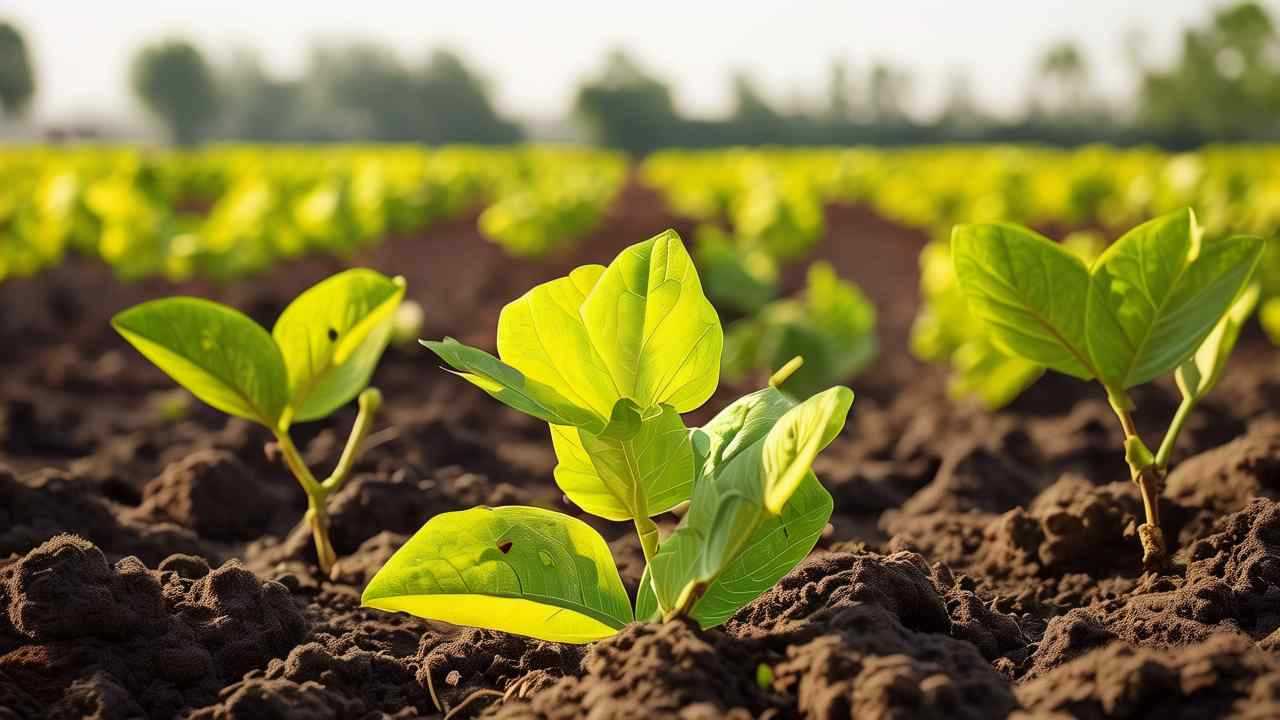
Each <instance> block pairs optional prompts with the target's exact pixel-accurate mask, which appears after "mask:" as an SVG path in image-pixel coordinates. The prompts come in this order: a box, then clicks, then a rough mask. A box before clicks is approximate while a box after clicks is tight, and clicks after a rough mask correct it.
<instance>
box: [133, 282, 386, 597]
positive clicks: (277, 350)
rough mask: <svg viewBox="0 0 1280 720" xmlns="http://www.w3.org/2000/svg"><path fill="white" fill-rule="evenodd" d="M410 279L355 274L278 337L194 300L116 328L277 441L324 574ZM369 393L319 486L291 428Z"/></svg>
mask: <svg viewBox="0 0 1280 720" xmlns="http://www.w3.org/2000/svg"><path fill="white" fill-rule="evenodd" d="M402 297H404V280H403V279H402V278H398V277H397V278H387V277H385V276H383V275H381V274H379V273H377V272H374V271H373V270H364V269H356V270H347V271H345V272H342V273H339V274H337V275H334V276H333V277H330V278H329V279H327V280H324V281H322V282H320V283H319V284H317V285H315V286H314V287H312V288H310V289H309V290H307V291H305V292H303V293H302V294H301V295H299V296H298V297H297V298H296V299H295V300H294V301H293V302H292V303H290V304H289V306H288V307H287V308H285V310H284V312H283V313H282V314H281V315H280V318H279V319H278V320H277V321H276V324H275V327H274V328H273V329H272V331H271V334H267V331H266V330H265V329H263V327H262V326H261V325H259V324H258V323H256V322H254V321H253V320H252V319H250V318H249V317H248V316H246V315H244V314H243V313H240V312H239V311H237V310H234V309H232V308H229V307H227V306H225V305H220V304H218V303H215V302H210V301H208V300H202V299H200V298H193V297H172V298H164V299H161V300H153V301H150V302H145V303H142V304H141V305H137V306H134V307H132V308H129V309H128V310H125V311H124V312H121V313H120V314H118V315H116V316H115V318H113V319H112V321H111V324H112V326H113V327H115V329H116V331H117V332H119V333H120V334H121V335H122V336H124V339H125V340H128V341H129V342H130V343H131V344H132V345H133V346H134V347H135V348H137V349H138V351H139V352H141V353H142V354H143V355H144V356H146V357H147V359H148V360H150V361H151V362H153V363H155V364H156V366H157V367H159V368H160V369H161V370H163V371H164V372H165V373H167V374H168V375H169V377H171V378H173V379H174V380H175V381H176V382H177V383H178V384H179V385H181V386H183V387H185V388H186V389H187V390H190V391H191V394H192V395H195V396H196V397H197V398H199V399H200V400H202V401H204V402H205V403H208V404H209V405H211V406H213V407H214V408H217V409H218V410H221V411H223V412H225V413H228V414H230V415H234V416H236V417H241V418H245V419H247V420H252V421H253V422H256V423H259V424H261V425H264V426H265V427H267V428H268V429H269V430H271V432H272V433H273V434H274V435H275V437H276V441H277V443H278V444H279V446H280V452H281V454H282V455H283V456H284V459H285V463H286V464H287V465H288V467H289V470H290V472H292V473H293V475H294V477H296V478H297V479H298V482H299V483H301V485H302V489H303V490H304V491H306V493H307V515H306V519H307V524H308V525H309V526H310V527H311V534H312V538H313V539H314V541H315V546H316V556H317V558H318V559H319V562H320V569H321V570H322V571H323V572H324V573H325V574H328V573H329V572H330V570H331V569H332V568H333V564H334V562H335V560H336V557H335V554H334V551H333V545H332V544H331V543H330V542H329V515H328V512H327V510H326V506H325V501H326V500H327V499H328V497H329V496H330V495H332V494H333V493H335V492H337V490H338V489H339V488H340V487H342V483H343V482H344V481H345V480H346V479H347V476H348V475H350V474H351V469H352V467H353V466H354V465H355V462H356V459H357V457H358V455H359V453H360V445H361V443H362V442H363V441H364V438H365V436H367V435H368V434H369V430H370V428H371V427H372V425H373V416H374V414H375V413H376V412H377V411H378V407H379V405H381V403H382V395H381V394H380V393H379V392H378V390H377V389H376V388H371V387H367V386H368V384H369V377H370V376H371V375H372V374H373V370H374V367H376V366H377V364H378V358H379V357H381V355H382V351H383V349H384V348H385V347H386V345H387V340H388V338H389V337H390V335H391V329H392V321H393V316H394V314H395V311H396V307H397V306H398V305H399V304H400V300H401V298H402ZM357 395H359V400H358V403H359V408H360V412H359V414H358V415H357V416H356V421H355V425H354V426H353V427H352V429H351V435H350V437H348V438H347V445H346V447H345V448H344V449H343V451H342V456H341V457H340V458H339V460H338V465H337V467H336V468H334V470H333V472H332V473H331V474H330V475H329V477H327V478H325V479H324V480H323V481H321V480H317V479H316V477H315V476H314V475H313V474H312V473H311V470H310V469H309V468H308V467H307V465H306V463H304V462H303V460H302V455H301V454H300V453H299V452H298V449H297V447H295V446H294V444H293V440H291V439H290V437H289V427H290V426H291V425H292V424H293V423H295V422H306V421H310V420H319V419H321V418H325V417H328V416H329V415H330V414H331V413H332V412H333V411H334V410H337V409H338V408H339V407H342V406H343V405H345V404H347V403H348V402H350V401H351V400H352V398H355V397H356V396H357Z"/></svg>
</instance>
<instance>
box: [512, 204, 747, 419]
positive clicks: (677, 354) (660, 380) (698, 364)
mask: <svg viewBox="0 0 1280 720" xmlns="http://www.w3.org/2000/svg"><path fill="white" fill-rule="evenodd" d="M581 317H582V321H583V324H584V325H585V326H586V331H587V336H588V337H589V338H590V341H591V345H592V347H594V348H595V351H596V355H597V356H598V358H599V360H600V361H601V363H602V365H603V367H604V368H605V369H606V370H607V371H608V373H609V376H610V377H611V378H612V380H613V384H614V387H615V388H616V389H617V391H618V393H619V394H620V396H621V397H627V398H630V399H632V400H634V401H635V403H636V404H637V405H639V406H640V407H641V408H652V407H657V406H659V405H663V404H668V405H671V406H673V407H674V408H675V409H676V411H677V412H681V413H684V412H689V411H690V410H693V409H695V408H697V407H698V406H700V405H702V403H704V402H706V400H707V398H709V397H711V394H712V393H713V392H715V389H716V384H717V383H718V382H719V377H720V354H721V351H722V350H723V347H724V332H723V330H722V329H721V327H720V318H719V316H718V315H717V314H716V311H715V308H713V307H712V306H711V303H710V302H709V301H708V300H707V298H706V296H705V295H703V293H702V285H701V283H700V282H699V281H698V273H697V271H696V270H695V268H694V266H693V260H692V259H691V258H690V257H689V253H688V252H686V251H685V248H684V245H683V244H682V243H681V242H680V237H679V236H678V235H677V234H676V233H675V232H674V231H671V230H668V231H666V232H664V233H662V234H661V235H658V236H656V237H654V238H651V239H649V240H646V241H645V242H642V243H639V244H636V245H632V246H631V247H629V248H627V249H626V250H623V251H622V252H621V253H619V255H618V257H617V258H615V259H614V261H613V262H612V263H610V264H609V267H608V268H607V269H605V271H604V272H603V273H601V274H600V276H599V279H598V280H597V281H596V283H595V285H594V286H593V287H592V288H591V291H590V292H589V293H587V295H586V298H585V300H584V301H583V303H582V307H581ZM504 357H505V356H504Z"/></svg>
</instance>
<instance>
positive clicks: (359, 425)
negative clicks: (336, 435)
mask: <svg viewBox="0 0 1280 720" xmlns="http://www.w3.org/2000/svg"><path fill="white" fill-rule="evenodd" d="M358 402H359V405H360V412H359V414H357V415H356V422H355V425H352V426H351V434H350V435H349V436H348V437H347V446H346V447H345V448H343V449H342V457H340V458H338V465H337V467H335V468H334V469H333V472H332V473H330V474H329V477H328V478H326V479H325V481H324V482H323V483H321V487H323V488H324V490H325V492H326V493H332V492H334V491H336V490H337V489H338V488H340V487H342V483H343V482H345V481H346V479H347V476H349V475H350V474H351V468H352V467H354V466H355V464H356V459H357V458H358V457H360V445H361V444H362V443H364V440H365V438H367V437H368V436H369V431H370V430H371V429H373V416H374V415H375V414H377V412H378V408H380V407H382V393H381V392H379V391H378V389H377V388H366V389H365V391H364V392H362V393H360V399H359V400H358Z"/></svg>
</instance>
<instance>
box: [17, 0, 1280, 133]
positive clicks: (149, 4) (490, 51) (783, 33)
mask: <svg viewBox="0 0 1280 720" xmlns="http://www.w3.org/2000/svg"><path fill="white" fill-rule="evenodd" d="M1220 4H1221V3H1220V2H1215V0H1127V1H1125V0H1020V1H1016V2H1015V1H1009V0H891V1H889V2H885V1H884V0H842V1H841V0H790V1H789V2H788V1H782V0H754V1H752V2H741V1H740V0H734V1H729V0H646V1H645V2H640V3H626V4H622V3H613V2H569V1H567V0H538V1H537V2H517V1H516V0H443V1H441V0H398V1H396V0H359V1H358V2H337V3H324V2H307V3H301V2H287V1H285V0H277V1H274V2H273V1H272V0H217V1H209V0H198V1H186V2H184V1H181V0H114V2H110V3H88V2H84V1H83V0H0V18H8V19H10V20H13V21H16V22H17V23H19V24H20V25H21V26H22V28H24V29H25V31H26V33H27V38H28V42H29V43H30V44H31V46H32V49H33V53H34V58H35V63H36V66H37V72H38V74H39V80H38V82H39V90H38V92H39V96H38V99H37V104H36V112H37V115H38V116H39V117H44V118H56V117H59V116H64V115H65V114H67V113H75V112H82V111H89V112H94V113H106V114H120V113H132V112H134V105H133V101H132V99H131V97H130V95H129V89H128V84H127V70H128V66H129V59H130V56H131V54H132V53H133V51H134V50H135V49H136V48H137V47H138V46H139V45H141V44H143V43H145V42H147V41H150V40H154V39H156V38H159V37H163V36H168V35H173V34H180V35H184V36H187V37H189V38H191V39H193V40H195V41H196V42H197V43H198V44H199V45H201V46H202V47H203V48H204V49H205V50H206V52H208V53H209V54H210V55H211V56H212V58H213V59H214V60H215V61H219V60H223V59H225V58H226V57H228V56H229V55H230V54H231V52H232V50H234V49H235V48H238V47H253V48H256V49H258V50H259V51H260V53H261V55H262V57H263V58H264V60H265V61H266V63H267V64H268V66H269V67H271V68H273V69H275V70H278V71H280V72H284V73H296V72H298V71H299V70H300V68H301V67H302V65H303V62H304V60H305V57H306V52H307V48H308V46H309V44H310V43H311V42H312V41H313V40H317V39H320V40H324V39H330V40H332V39H347V38H363V39H369V40H373V41H376V42H380V43H383V44H386V45H388V46H391V47H393V48H395V49H397V50H398V51H399V52H400V53H401V54H402V56H403V57H405V58H409V59H413V60H415V61H416V60H418V59H421V58H424V57H425V56H426V54H427V52H428V51H429V50H430V49H431V48H433V47H437V46H449V47H452V48H454V49H456V50H458V51H460V52H461V53H462V54H463V55H464V57H465V58H467V59H468V60H469V61H470V62H471V63H472V64H473V65H474V66H476V67H477V68H479V69H480V70H481V71H482V72H483V73H484V74H485V75H486V76H487V77H488V78H489V79H490V80H491V81H492V84H493V86H494V89H495V91H496V99H497V101H498V104H499V106H500V107H501V108H502V109H504V110H506V111H508V112H511V113H514V114H517V115H520V116H524V117H543V118H547V117H555V116H558V115H561V114H562V113H563V112H565V110H566V109H567V107H568V104H569V102H570V99H571V98H572V94H573V90H574V88H575V86H576V85H577V83H578V81H579V80H580V79H581V78H582V77H583V76H584V75H587V74H589V73H591V72H592V71H593V70H594V69H595V68H596V67H598V65H599V64H600V62H601V60H602V58H603V56H604V54H605V52H606V51H607V50H608V49H610V48H612V47H616V46H619V45H621V46H624V47H626V48H629V49H631V50H632V51H634V53H635V54H636V55H637V56H638V57H639V58H640V59H641V60H642V61H644V62H645V63H646V64H647V65H648V66H649V67H650V68H651V69H653V70H655V71H657V72H658V73H659V74H661V75H662V76H664V77H665V78H666V79H667V80H668V81H670V82H672V83H673V84H674V85H675V87H676V90H677V99H678V101H679V103H680V105H681V107H682V108H684V109H685V110H687V111H692V112H696V113H702V114H711V113H715V112H718V111H721V110H724V109H725V108H726V107H727V105H728V97H729V90H728V85H729V83H728V76H729V74H730V72H732V71H733V70H736V69H745V70H748V71H751V72H752V73H754V74H755V75H756V77H757V78H759V79H760V81H761V83H762V86H763V87H764V88H765V90H766V91H767V92H768V93H770V95H771V96H772V97H773V98H775V99H778V100H788V99H793V98H796V97H805V96H808V97H815V96H821V95H822V93H823V88H824V78H825V75H826V71H827V67H828V65H829V63H830V61H831V59H832V58H834V57H844V58H847V59H848V60H849V62H850V63H851V64H852V65H853V66H854V67H855V68H856V67H865V66H866V65H868V64H869V63H870V62H871V61H872V60H874V59H884V60H888V61H892V62H894V63H897V64H903V65H906V66H907V67H909V68H910V69H912V70H913V71H914V72H915V74H916V76H917V86H918V91H917V93H916V94H917V96H918V98H920V99H921V100H922V103H923V104H924V105H926V106H927V105H928V103H929V102H931V101H936V100H937V98H938V97H939V96H940V95H941V88H942V87H943V80H944V78H946V77H947V76H948V74H949V73H952V72H955V71H957V70H964V71H966V72H968V73H970V75H971V77H972V79H973V81H974V86H975V88H976V90H977V93H978V96H979V98H980V99H982V100H984V101H986V102H988V103H990V104H992V105H994V106H995V107H996V108H998V109H1003V110H1010V109H1014V108H1016V107H1018V104H1019V103H1020V101H1021V99H1022V98H1023V97H1024V96H1025V91H1026V89H1027V86H1028V82H1029V77H1028V69H1029V68H1030V67H1031V66H1032V64H1033V63H1034V61H1035V59H1036V58H1037V57H1038V55H1039V53H1040V52H1041V51H1042V50H1043V48H1044V46H1045V45H1046V44H1048V43H1050V42H1053V41H1055V40H1058V39H1062V38H1073V39H1075V40H1076V41H1078V42H1079V44H1080V45H1081V47H1083V48H1084V49H1085V50H1086V52H1087V55H1088V57H1089V58H1090V59H1091V61H1092V64H1093V68H1094V76H1095V85H1096V86H1099V87H1101V88H1102V89H1103V90H1105V91H1106V92H1107V94H1108V95H1110V96H1112V97H1124V95H1125V93H1126V92H1127V91H1128V90H1129V85H1128V82H1129V80H1130V78H1131V77H1132V74H1131V72H1130V71H1129V67H1128V64H1127V61H1126V59H1125V57H1124V53H1123V51H1122V44H1123V41H1124V38H1125V35H1126V33H1127V32H1130V31H1131V30H1134V29H1139V30H1140V31H1141V32H1142V33H1143V35H1144V36H1145V37H1146V47H1147V49H1148V55H1149V56H1151V57H1153V58H1165V57H1167V56H1168V55H1169V53H1170V52H1171V49H1172V48H1173V47H1176V43H1177V37H1178V33H1179V31H1180V29H1181V28H1182V27H1184V26H1185V25H1186V24H1188V23H1192V22H1203V21H1204V19H1205V18H1207V17H1208V15H1209V13H1210V11H1211V10H1212V8H1214V7H1215V6H1217V5H1220ZM1268 4H1269V6H1270V7H1271V9H1272V11H1273V13H1276V14H1277V15H1278V16H1280V0H1269V2H1268Z"/></svg>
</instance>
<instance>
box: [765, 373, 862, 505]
mask: <svg viewBox="0 0 1280 720" xmlns="http://www.w3.org/2000/svg"><path fill="white" fill-rule="evenodd" d="M852 405H853V392H852V391H850V390H849V389H848V388H844V387H835V388H832V389H830V390H826V391H824V392H821V393H818V394H817V395H814V396H813V397H811V398H809V399H808V400H806V401H804V402H803V403H800V405H798V406H796V407H794V408H792V409H791V410H789V411H787V414H786V415H783V416H782V419H780V420H779V421H778V424H777V425H775V426H774V427H773V429H772V430H770V431H769V434H768V436H766V437H765V441H764V452H763V456H762V458H761V460H762V462H763V465H764V507H765V509H766V510H768V511H769V513H770V514H771V515H781V514H782V508H783V506H784V505H786V504H787V501H788V500H790V499H791V496H792V495H793V494H794V493H795V492H796V488H798V487H799V486H800V482H801V481H802V480H804V478H805V476H806V475H807V474H808V473H809V468H810V467H812V466H813V461H814V460H815V459H816V458H817V457H818V453H819V452H822V449H823V448H825V447H826V446H828V445H830V444H831V441H832V440H834V439H835V438H836V436H837V435H839V434H840V430H841V429H842V428H844V422H845V418H846V417H848V415H849V408H850V407H851V406H852Z"/></svg>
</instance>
